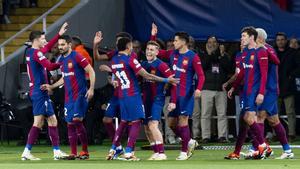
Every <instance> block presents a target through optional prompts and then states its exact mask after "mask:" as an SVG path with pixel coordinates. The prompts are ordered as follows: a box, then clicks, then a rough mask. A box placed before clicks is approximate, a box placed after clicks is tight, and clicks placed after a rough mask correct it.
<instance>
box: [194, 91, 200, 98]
mask: <svg viewBox="0 0 300 169" xmlns="http://www.w3.org/2000/svg"><path fill="white" fill-rule="evenodd" d="M200 97H201V91H200V90H199V89H196V90H195V93H194V98H195V99H199V98H200Z"/></svg>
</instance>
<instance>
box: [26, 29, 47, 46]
mask: <svg viewBox="0 0 300 169" xmlns="http://www.w3.org/2000/svg"><path fill="white" fill-rule="evenodd" d="M29 40H30V41H31V42H32V46H34V47H37V48H42V47H44V46H45V45H46V44H47V40H46V36H45V33H44V32H42V31H32V32H30V34H29Z"/></svg>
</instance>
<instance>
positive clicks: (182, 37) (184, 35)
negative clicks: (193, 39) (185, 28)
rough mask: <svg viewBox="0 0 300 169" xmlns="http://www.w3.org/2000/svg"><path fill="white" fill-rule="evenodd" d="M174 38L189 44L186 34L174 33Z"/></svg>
mask: <svg viewBox="0 0 300 169" xmlns="http://www.w3.org/2000/svg"><path fill="white" fill-rule="evenodd" d="M175 36H178V38H179V39H181V40H184V41H185V43H189V42H190V35H189V34H188V33H186V32H176V33H175Z"/></svg>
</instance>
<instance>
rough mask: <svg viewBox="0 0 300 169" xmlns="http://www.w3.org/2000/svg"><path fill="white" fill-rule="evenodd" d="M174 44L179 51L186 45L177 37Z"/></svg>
mask: <svg viewBox="0 0 300 169" xmlns="http://www.w3.org/2000/svg"><path fill="white" fill-rule="evenodd" d="M173 44H174V48H175V49H176V50H178V49H181V48H182V47H183V46H184V45H186V42H185V41H184V40H182V39H180V38H179V37H178V36H175V38H174V42H173Z"/></svg>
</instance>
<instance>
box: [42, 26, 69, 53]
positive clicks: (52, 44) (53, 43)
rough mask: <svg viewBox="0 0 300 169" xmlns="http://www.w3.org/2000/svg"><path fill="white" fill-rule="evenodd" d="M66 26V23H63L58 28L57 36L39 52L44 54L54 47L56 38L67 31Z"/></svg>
mask: <svg viewBox="0 0 300 169" xmlns="http://www.w3.org/2000/svg"><path fill="white" fill-rule="evenodd" d="M67 26H68V23H67V22H65V23H64V24H63V25H62V27H61V28H60V30H59V32H58V34H56V35H55V36H54V37H53V38H52V39H51V40H50V41H49V42H48V43H47V44H46V45H45V46H44V47H43V48H42V49H41V50H40V51H41V52H43V53H44V54H45V53H47V52H48V51H50V50H51V49H52V47H53V46H54V45H55V43H56V42H57V40H58V38H59V37H60V36H61V35H63V34H64V33H65V32H66V31H67Z"/></svg>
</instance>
